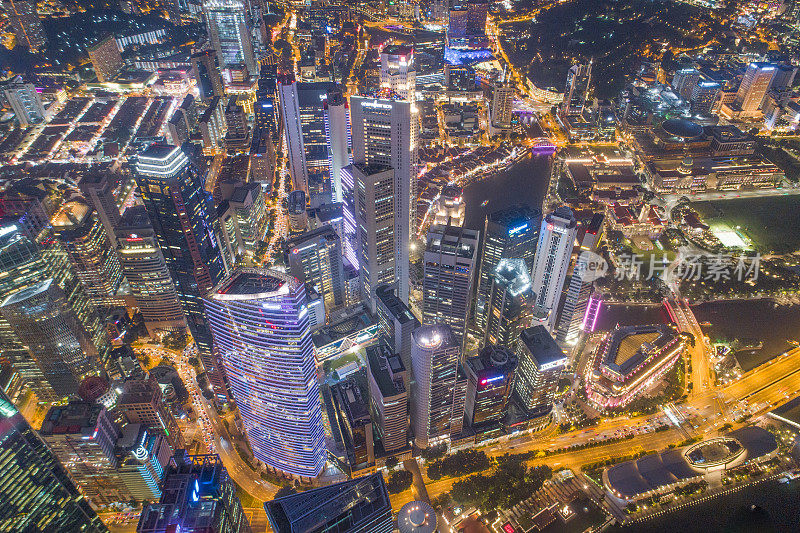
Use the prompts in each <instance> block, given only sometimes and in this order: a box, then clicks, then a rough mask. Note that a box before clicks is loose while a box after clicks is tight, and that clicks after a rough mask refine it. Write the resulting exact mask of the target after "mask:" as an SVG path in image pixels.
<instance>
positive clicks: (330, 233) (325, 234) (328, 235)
mask: <svg viewBox="0 0 800 533" xmlns="http://www.w3.org/2000/svg"><path fill="white" fill-rule="evenodd" d="M338 238H339V235H338V234H337V233H336V231H335V230H334V229H333V227H331V226H330V225H328V224H324V225H322V226H320V227H318V228H315V229H312V230H311V231H307V232H305V233H301V234H299V235H295V236H293V237H291V238H289V239H287V240H286V251H287V252H288V253H291V252H292V251H293V250H295V249H297V248H300V247H302V245H303V244H305V243H307V242H309V241H316V240H318V239H323V240H326V241H329V240H336V239H338Z"/></svg>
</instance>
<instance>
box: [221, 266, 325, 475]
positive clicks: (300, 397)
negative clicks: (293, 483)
mask: <svg viewBox="0 0 800 533" xmlns="http://www.w3.org/2000/svg"><path fill="white" fill-rule="evenodd" d="M205 304H206V310H207V313H208V320H209V322H210V324H211V330H212V332H213V334H214V341H215V346H216V347H217V350H218V351H219V354H220V357H221V358H222V360H223V362H224V364H225V369H226V370H227V373H228V378H229V380H230V384H231V391H232V393H233V397H234V399H235V400H236V404H237V405H238V406H239V412H240V413H241V416H242V421H243V422H244V427H245V431H246V433H247V437H248V440H249V441H250V446H251V448H252V450H253V453H254V455H255V457H256V458H257V459H258V460H259V461H262V462H263V463H265V464H266V465H267V466H269V467H270V468H274V469H277V470H280V471H282V472H285V473H287V474H289V475H293V476H299V477H303V478H313V477H316V476H317V475H319V473H320V472H321V471H322V468H323V466H324V464H325V457H326V451H325V440H324V438H325V436H324V431H323V427H322V409H321V406H320V396H319V389H318V385H317V377H316V369H315V366H314V348H313V345H312V342H311V331H310V329H309V318H308V314H309V313H308V309H307V308H306V291H305V288H304V285H303V284H302V283H301V282H300V281H298V280H297V279H295V278H294V277H292V276H287V275H286V274H282V273H279V272H275V271H271V270H262V269H241V270H237V271H236V272H234V273H233V274H232V275H230V276H229V277H227V278H225V279H224V280H222V281H221V282H220V283H219V284H218V285H217V286H216V287H215V288H214V289H213V290H211V291H210V292H209V294H208V296H207V297H206V299H205Z"/></svg>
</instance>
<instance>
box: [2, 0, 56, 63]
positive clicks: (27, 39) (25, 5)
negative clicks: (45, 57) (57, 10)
mask: <svg viewBox="0 0 800 533" xmlns="http://www.w3.org/2000/svg"><path fill="white" fill-rule="evenodd" d="M3 7H4V8H5V10H6V13H7V14H8V18H9V21H10V22H11V29H12V30H13V31H14V36H15V37H16V38H17V43H18V44H20V45H21V46H24V47H26V48H30V49H31V50H32V51H34V52H41V51H43V50H44V48H45V46H46V45H47V34H46V33H45V32H44V27H43V26H42V21H41V20H39V15H38V14H37V13H36V2H35V1H34V0H5V1H4V2H3Z"/></svg>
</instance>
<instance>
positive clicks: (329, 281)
mask: <svg viewBox="0 0 800 533" xmlns="http://www.w3.org/2000/svg"><path fill="white" fill-rule="evenodd" d="M286 257H287V263H288V264H289V273H290V274H291V275H293V276H294V277H296V278H297V279H299V280H300V281H303V282H305V283H309V284H311V286H313V287H314V289H315V290H316V291H317V292H318V293H319V295H320V296H322V298H323V300H324V301H325V311H326V312H327V313H330V312H331V311H333V310H334V309H336V308H339V307H342V306H343V305H344V304H345V300H344V296H345V294H344V292H345V291H344V269H343V266H342V244H341V241H340V240H339V235H337V234H336V231H334V229H333V228H332V227H331V226H329V225H325V226H322V227H320V228H317V229H315V230H312V231H309V232H306V233H302V234H300V235H298V236H296V237H293V238H290V239H289V240H288V241H286Z"/></svg>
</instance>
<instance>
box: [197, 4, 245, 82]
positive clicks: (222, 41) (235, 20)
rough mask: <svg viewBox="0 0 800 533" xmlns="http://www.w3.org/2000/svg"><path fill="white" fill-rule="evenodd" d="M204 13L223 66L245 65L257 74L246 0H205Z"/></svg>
mask: <svg viewBox="0 0 800 533" xmlns="http://www.w3.org/2000/svg"><path fill="white" fill-rule="evenodd" d="M203 14H204V15H205V19H206V25H207V27H208V37H209V40H210V41H211V44H212V45H213V46H214V50H216V52H217V59H218V60H219V66H220V68H223V69H224V68H228V67H231V66H237V65H244V66H245V67H246V68H247V71H248V72H249V73H250V74H251V75H253V76H255V75H257V74H258V63H257V62H256V58H255V55H254V53H253V40H252V37H251V35H250V27H249V25H248V22H247V19H248V4H247V3H246V2H244V1H243V0H204V1H203Z"/></svg>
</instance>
